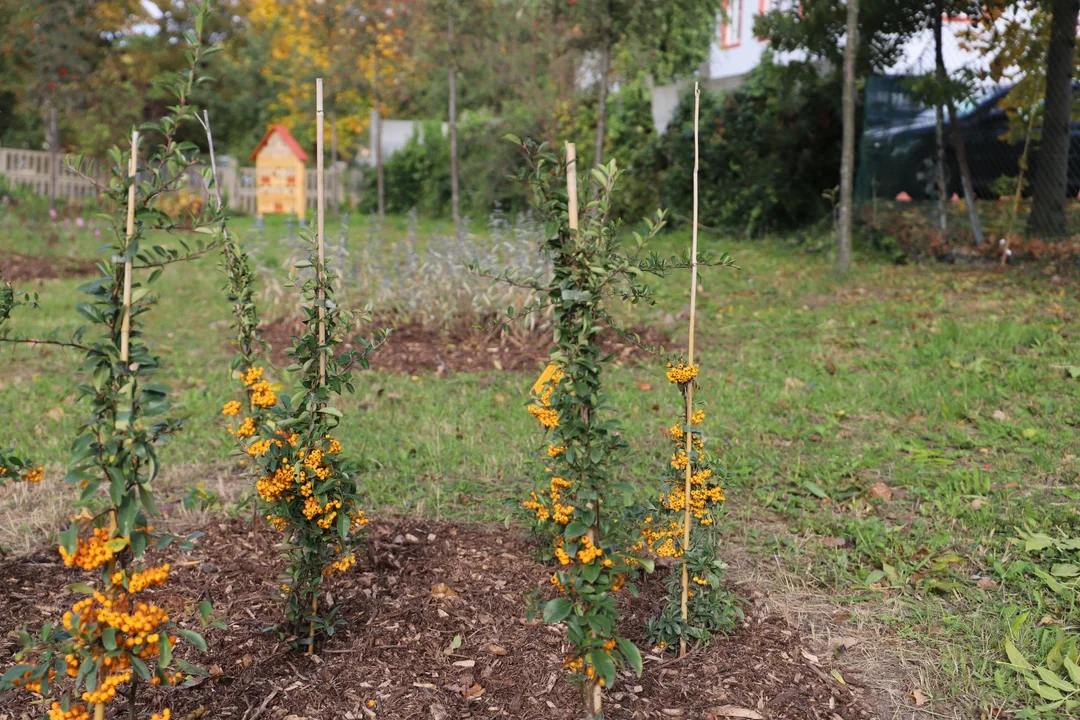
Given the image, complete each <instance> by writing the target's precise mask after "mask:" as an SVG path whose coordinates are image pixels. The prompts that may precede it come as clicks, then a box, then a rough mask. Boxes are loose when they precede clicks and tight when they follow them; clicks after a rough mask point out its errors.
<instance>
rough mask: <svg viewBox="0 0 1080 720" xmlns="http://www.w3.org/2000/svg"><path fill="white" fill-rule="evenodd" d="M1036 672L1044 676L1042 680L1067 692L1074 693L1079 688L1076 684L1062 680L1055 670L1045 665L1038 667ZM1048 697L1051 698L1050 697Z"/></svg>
mask: <svg viewBox="0 0 1080 720" xmlns="http://www.w3.org/2000/svg"><path fill="white" fill-rule="evenodd" d="M1035 672H1037V673H1038V674H1039V677H1040V678H1042V681H1043V682H1044V683H1046V684H1047V685H1050V686H1051V687H1055V688H1057V689H1058V690H1064V691H1065V692H1067V693H1074V692H1076V690H1077V688H1076V686H1075V685H1073V684H1072V683H1069V682H1065V681H1064V680H1062V679H1061V678H1060V677H1059V676H1058V674H1057V673H1055V672H1054V671H1053V670H1050V669H1048V668H1044V667H1038V668H1035ZM1047 699H1048V700H1049V699H1050V698H1047Z"/></svg>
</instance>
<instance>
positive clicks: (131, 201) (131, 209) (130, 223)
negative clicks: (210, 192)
mask: <svg viewBox="0 0 1080 720" xmlns="http://www.w3.org/2000/svg"><path fill="white" fill-rule="evenodd" d="M138 156H139V131H138V130H132V131H131V159H130V160H129V161H128V177H129V178H131V185H130V186H129V187H128V206H127V239H126V240H125V242H124V253H125V255H127V251H128V249H129V247H130V245H131V239H132V237H134V235H135V171H136V169H137V168H138V159H139V157H138ZM131 269H132V268H131V256H130V255H128V256H127V260H125V261H124V319H123V320H122V321H121V324H120V359H121V360H123V361H124V362H125V363H127V361H128V360H129V359H130V344H131Z"/></svg>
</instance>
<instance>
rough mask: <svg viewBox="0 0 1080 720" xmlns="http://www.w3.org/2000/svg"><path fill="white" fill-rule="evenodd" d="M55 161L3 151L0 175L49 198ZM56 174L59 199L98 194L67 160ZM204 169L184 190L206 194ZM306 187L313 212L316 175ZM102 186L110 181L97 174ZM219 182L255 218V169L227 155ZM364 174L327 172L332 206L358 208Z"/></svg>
mask: <svg viewBox="0 0 1080 720" xmlns="http://www.w3.org/2000/svg"><path fill="white" fill-rule="evenodd" d="M51 162H52V157H51V156H50V154H49V153H48V152H45V151H42V150H17V149H14V148H4V147H0V175H2V176H3V177H4V178H6V179H7V180H8V182H11V183H14V184H17V185H25V186H27V187H29V188H30V189H31V190H33V191H34V192H35V193H37V194H39V195H48V194H49V184H50V180H49V170H50V163H51ZM59 165H60V167H59V168H58V172H57V181H56V186H57V187H56V196H57V197H61V198H88V197H93V196H94V195H96V194H97V189H96V188H95V187H94V184H93V183H92V182H91V181H89V180H87V179H85V178H83V177H81V176H79V175H78V174H76V173H74V172H72V171H71V170H70V169H68V167H67V164H66V163H65V161H64V157H63V156H61V157H60V162H59ZM201 172H202V168H201V167H199V166H196V167H194V168H192V169H191V171H190V172H189V173H188V177H187V179H186V180H185V182H184V186H185V187H187V188H189V189H191V190H195V191H198V192H201V193H203V194H204V195H205V194H206V188H205V187H204V186H203V182H202V175H201ZM305 175H306V177H305V182H306V183H307V208H308V210H311V211H314V210H315V207H316V197H315V184H316V178H315V171H314V170H308V171H307V172H306V173H305ZM94 177H96V178H97V179H98V181H99V182H104V181H106V180H107V178H106V177H105V176H104V175H102V174H100V173H96V172H95V173H94ZM218 180H219V181H220V182H221V190H222V192H223V193H224V194H225V197H226V199H227V202H228V203H229V206H230V207H231V208H232V209H233V210H234V211H235V212H238V213H244V214H247V215H254V214H255V168H253V167H240V166H239V164H238V163H237V162H236V160H235V158H232V157H230V156H228V155H226V156H222V157H220V158H219V165H218ZM363 189H364V188H363V174H362V173H361V172H360V171H359V170H358V169H356V168H350V167H348V166H347V165H346V164H345V163H338V165H337V167H328V168H327V169H326V195H327V197H326V200H327V203H328V204H330V205H331V206H333V205H334V204H342V203H345V202H349V203H350V204H355V203H357V202H358V201H359V200H360V197H361V195H362V193H363Z"/></svg>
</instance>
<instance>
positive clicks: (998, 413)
mask: <svg viewBox="0 0 1080 720" xmlns="http://www.w3.org/2000/svg"><path fill="white" fill-rule="evenodd" d="M994 419H995V420H999V421H1001V422H1005V421H1006V420H1008V419H1009V416H1008V415H1006V414H1005V412H1004V411H1003V410H995V411H994Z"/></svg>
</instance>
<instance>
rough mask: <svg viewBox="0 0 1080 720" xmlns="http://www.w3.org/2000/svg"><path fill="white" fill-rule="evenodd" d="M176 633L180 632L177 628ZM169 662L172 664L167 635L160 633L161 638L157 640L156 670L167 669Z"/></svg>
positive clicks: (170, 648) (170, 647)
mask: <svg viewBox="0 0 1080 720" xmlns="http://www.w3.org/2000/svg"><path fill="white" fill-rule="evenodd" d="M177 632H180V630H179V628H178V629H177ZM170 662H172V645H170V644H169V634H168V633H161V637H160V638H158V661H157V666H158V669H159V670H161V669H162V668H167V667H169V663H170Z"/></svg>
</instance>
